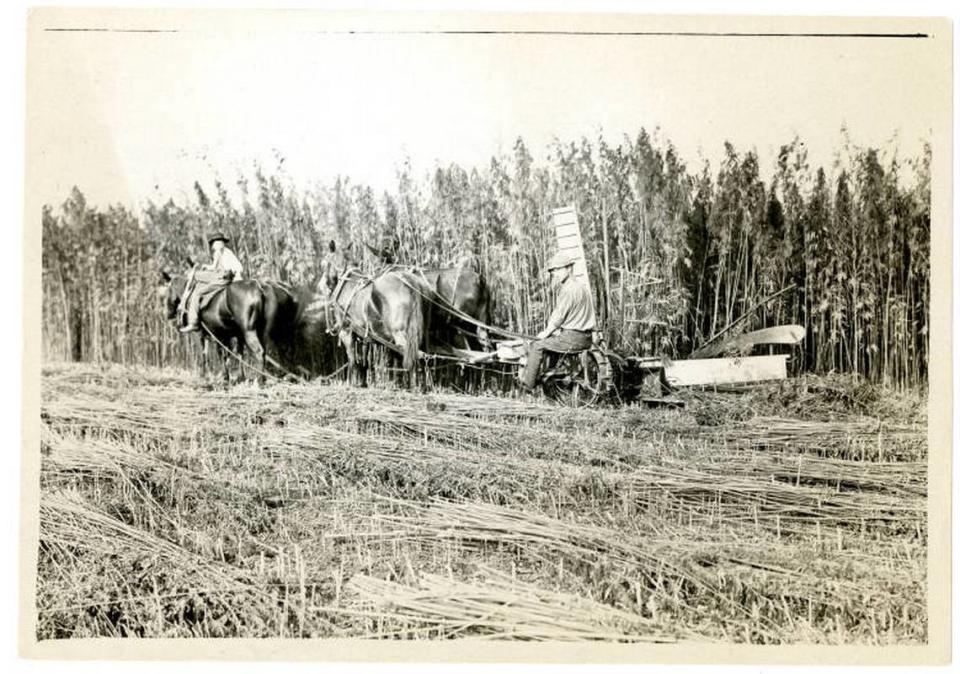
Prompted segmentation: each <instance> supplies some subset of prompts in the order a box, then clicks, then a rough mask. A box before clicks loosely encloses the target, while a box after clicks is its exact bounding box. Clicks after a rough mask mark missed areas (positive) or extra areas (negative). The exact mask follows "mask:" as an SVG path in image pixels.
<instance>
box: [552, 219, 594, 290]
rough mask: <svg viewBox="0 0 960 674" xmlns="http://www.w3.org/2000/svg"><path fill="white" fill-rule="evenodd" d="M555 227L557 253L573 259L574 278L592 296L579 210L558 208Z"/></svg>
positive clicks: (554, 220)
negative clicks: (578, 217) (578, 215)
mask: <svg viewBox="0 0 960 674" xmlns="http://www.w3.org/2000/svg"><path fill="white" fill-rule="evenodd" d="M552 215H553V227H554V229H555V231H556V235H557V252H561V253H566V254H567V255H569V256H570V258H571V259H573V276H574V278H576V279H579V280H580V281H582V282H583V283H585V284H587V288H589V289H590V294H591V296H592V295H593V288H592V287H591V285H590V275H589V274H588V273H587V257H586V255H585V254H584V252H583V238H582V237H581V235H580V222H579V221H578V220H577V209H576V208H574V207H573V206H566V207H564V208H557V209H555V210H554V211H553V213H552Z"/></svg>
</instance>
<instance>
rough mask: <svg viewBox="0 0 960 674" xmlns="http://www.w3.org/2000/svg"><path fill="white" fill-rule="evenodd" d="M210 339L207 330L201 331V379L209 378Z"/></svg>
mask: <svg viewBox="0 0 960 674" xmlns="http://www.w3.org/2000/svg"><path fill="white" fill-rule="evenodd" d="M209 348H210V340H209V339H207V334H206V333H205V332H201V333H200V379H201V380H202V381H206V379H207V358H208V357H209Z"/></svg>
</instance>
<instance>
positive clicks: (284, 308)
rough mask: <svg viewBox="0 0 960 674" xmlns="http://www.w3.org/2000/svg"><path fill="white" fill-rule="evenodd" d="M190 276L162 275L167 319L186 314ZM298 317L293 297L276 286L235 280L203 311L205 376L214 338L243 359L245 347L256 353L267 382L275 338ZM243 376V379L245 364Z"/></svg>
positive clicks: (261, 375)
mask: <svg viewBox="0 0 960 674" xmlns="http://www.w3.org/2000/svg"><path fill="white" fill-rule="evenodd" d="M186 284H187V280H186V277H184V276H181V275H174V276H171V275H170V274H168V273H167V272H165V271H164V272H161V289H160V294H161V297H162V298H163V299H164V301H165V303H166V310H167V318H169V319H171V320H174V319H176V318H178V316H181V315H182V312H181V303H182V300H183V294H184V290H185V289H186ZM295 316H296V302H295V299H294V297H293V294H292V293H290V292H288V291H286V290H285V289H283V288H282V287H279V286H276V285H273V284H262V283H258V282H256V281H235V282H233V283H229V284H227V285H225V286H224V287H223V288H222V289H221V290H219V291H217V292H216V293H215V294H214V295H213V296H212V297H211V298H210V299H209V301H208V302H206V304H205V305H204V307H203V308H202V309H201V310H200V325H201V330H200V340H201V344H202V345H203V355H202V358H201V374H202V376H206V371H207V367H208V358H209V356H208V348H209V339H210V337H213V338H215V340H216V341H219V342H220V343H221V344H223V345H224V346H227V347H232V346H233V344H234V341H235V342H236V353H237V355H238V356H240V357H241V358H242V357H243V354H244V350H245V348H248V349H250V350H251V351H252V352H253V355H254V358H255V359H256V362H257V363H259V380H260V382H261V383H263V382H264V379H265V375H264V373H265V372H267V361H268V350H269V345H270V342H271V338H272V337H274V336H275V335H276V332H277V329H278V328H283V327H285V326H290V325H292V321H293V320H294V317H295ZM240 377H241V378H242V377H243V367H242V364H241V369H240ZM223 379H224V381H225V382H226V381H229V379H230V374H229V369H228V367H227V360H226V355H224V360H223Z"/></svg>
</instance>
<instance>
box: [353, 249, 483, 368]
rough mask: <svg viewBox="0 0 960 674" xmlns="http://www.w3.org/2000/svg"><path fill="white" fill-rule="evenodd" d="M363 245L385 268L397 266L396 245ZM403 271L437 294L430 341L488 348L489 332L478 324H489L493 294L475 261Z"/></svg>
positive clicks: (472, 259)
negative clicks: (461, 315)
mask: <svg viewBox="0 0 960 674" xmlns="http://www.w3.org/2000/svg"><path fill="white" fill-rule="evenodd" d="M364 245H365V246H366V247H367V249H368V250H370V252H371V253H373V254H374V255H375V256H376V257H378V258H379V259H380V260H381V261H383V262H384V263H385V264H387V265H394V261H395V259H396V244H394V245H393V247H391V246H384V247H381V248H376V247H374V246H371V245H369V244H367V243H364ZM393 268H398V269H399V268H400V267H393ZM404 269H407V270H408V271H410V272H411V273H413V274H414V275H416V276H419V277H420V278H421V279H422V280H423V281H425V282H426V284H427V285H428V286H429V287H430V289H431V290H432V291H433V293H435V295H434V296H433V297H432V301H433V304H434V305H435V309H437V310H435V312H434V316H433V321H432V327H433V331H432V333H431V340H432V341H433V342H435V343H436V345H437V346H439V345H442V344H447V345H450V346H459V347H461V348H467V349H469V348H474V347H476V346H479V347H480V348H483V347H485V346H487V345H489V339H488V334H487V330H486V329H485V328H484V327H482V326H479V325H477V324H476V323H481V324H483V325H488V324H489V323H490V291H489V289H488V288H487V283H486V280H485V279H484V277H483V273H482V272H481V270H480V267H479V265H478V264H477V262H476V259H475V258H473V257H472V256H467V257H465V258H464V259H462V260H461V261H460V262H459V263H458V264H456V265H453V266H450V267H441V268H439V269H422V270H421V269H417V268H414V267H404ZM446 307H452V308H453V309H454V311H455V312H456V313H459V314H463V315H464V316H466V317H467V319H468V320H464V319H463V318H462V317H458V316H456V314H455V313H454V312H450V311H446V310H445V309H446ZM469 319H473V320H472V321H471V320H469ZM474 321H476V323H475V322H474Z"/></svg>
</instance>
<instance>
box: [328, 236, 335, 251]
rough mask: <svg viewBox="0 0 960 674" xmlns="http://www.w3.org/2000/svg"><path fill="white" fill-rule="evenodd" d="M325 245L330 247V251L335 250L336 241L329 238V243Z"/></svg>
mask: <svg viewBox="0 0 960 674" xmlns="http://www.w3.org/2000/svg"><path fill="white" fill-rule="evenodd" d="M327 247H328V248H329V249H330V252H331V253H336V252H337V242H336V241H334V240H333V239H330V243H329V244H328V245H327Z"/></svg>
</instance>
